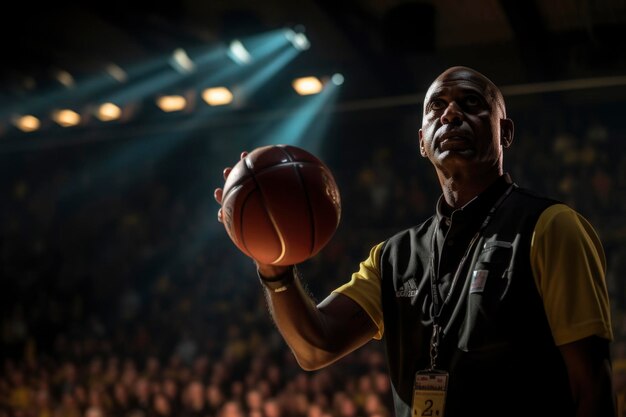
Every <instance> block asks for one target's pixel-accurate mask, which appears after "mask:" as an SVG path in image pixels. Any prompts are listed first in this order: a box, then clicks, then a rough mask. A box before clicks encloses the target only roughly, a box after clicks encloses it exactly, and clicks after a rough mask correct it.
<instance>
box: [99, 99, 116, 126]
mask: <svg viewBox="0 0 626 417" xmlns="http://www.w3.org/2000/svg"><path fill="white" fill-rule="evenodd" d="M96 117H97V118H98V119H100V120H101V121H103V122H110V121H112V120H117V119H119V118H120V117H122V109H121V108H120V107H119V106H117V105H115V104H113V103H103V104H101V105H100V106H99V107H98V110H97V111H96Z"/></svg>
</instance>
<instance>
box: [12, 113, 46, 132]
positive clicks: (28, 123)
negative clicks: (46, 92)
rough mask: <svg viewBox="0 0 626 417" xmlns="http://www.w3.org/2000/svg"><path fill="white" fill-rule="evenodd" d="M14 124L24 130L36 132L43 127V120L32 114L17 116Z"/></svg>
mask: <svg viewBox="0 0 626 417" xmlns="http://www.w3.org/2000/svg"><path fill="white" fill-rule="evenodd" d="M13 124H14V125H15V127H17V128H18V129H19V130H21V131H22V132H34V131H35V130H37V129H39V128H40V127H41V121H39V119H38V118H36V117H35V116H33V115H31V114H27V115H24V116H20V117H18V118H16V119H15V121H14V122H13Z"/></svg>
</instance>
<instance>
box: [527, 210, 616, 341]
mask: <svg viewBox="0 0 626 417" xmlns="http://www.w3.org/2000/svg"><path fill="white" fill-rule="evenodd" d="M530 263H531V268H532V271H533V275H534V278H535V283H536V284H537V288H538V289H539V292H540V294H541V297H542V298H543V304H544V308H545V310H546V315H547V317H548V322H549V323H550V328H551V329H552V336H553V337H554V341H555V343H556V345H557V346H560V345H564V344H566V343H570V342H573V341H576V340H580V339H582V338H585V337H588V336H592V335H597V336H600V337H603V338H606V339H609V340H612V339H613V331H612V327H611V317H610V306H609V297H608V290H607V285H606V280H605V273H606V259H605V255H604V249H603V248H602V244H601V242H600V239H599V238H598V235H597V234H596V232H595V230H594V229H593V227H592V226H591V224H590V223H589V222H588V221H587V220H586V219H585V218H584V217H583V216H582V215H580V214H579V213H577V212H576V211H574V210H573V209H571V208H570V207H568V206H566V205H564V204H555V205H553V206H550V207H549V208H548V209H546V210H545V211H544V212H543V213H542V214H541V216H540V217H539V220H538V221H537V224H536V225H535V230H534V233H533V237H532V241H531V247H530Z"/></svg>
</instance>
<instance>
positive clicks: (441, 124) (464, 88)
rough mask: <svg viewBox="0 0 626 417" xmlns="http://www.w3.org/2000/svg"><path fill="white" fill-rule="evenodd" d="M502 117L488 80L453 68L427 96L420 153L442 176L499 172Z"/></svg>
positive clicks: (461, 69)
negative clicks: (461, 171)
mask: <svg viewBox="0 0 626 417" xmlns="http://www.w3.org/2000/svg"><path fill="white" fill-rule="evenodd" d="M503 118H504V111H503V103H502V102H501V101H499V100H498V96H497V94H496V90H495V88H494V87H492V85H491V83H490V82H489V81H488V80H486V79H485V78H484V77H483V76H482V75H481V74H479V73H476V72H474V71H472V70H470V69H467V68H462V67H461V68H452V69H450V70H448V71H446V72H444V73H443V74H442V75H440V76H439V77H438V78H437V79H436V80H435V82H433V84H432V85H431V86H430V88H429V89H428V92H427V93H426V97H425V99H424V115H423V119H422V128H421V129H420V132H419V136H420V152H421V153H422V156H424V157H427V158H428V159H430V161H431V162H432V164H433V165H434V166H435V167H436V168H437V170H438V171H442V172H454V171H456V170H459V169H460V170H465V172H466V173H468V174H475V173H480V172H483V171H484V170H485V169H487V170H489V169H491V168H494V167H497V168H499V167H501V154H502V147H501V142H500V139H501V127H500V121H501V119H503ZM508 122H510V121H508ZM508 122H506V124H507V125H508ZM511 128H512V124H511ZM511 135H512V131H511ZM505 140H508V139H505ZM507 143H508V142H507Z"/></svg>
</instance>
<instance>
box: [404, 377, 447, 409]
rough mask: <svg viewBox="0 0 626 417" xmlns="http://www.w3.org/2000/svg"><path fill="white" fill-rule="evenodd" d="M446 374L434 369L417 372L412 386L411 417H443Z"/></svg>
mask: <svg viewBox="0 0 626 417" xmlns="http://www.w3.org/2000/svg"><path fill="white" fill-rule="evenodd" d="M447 390H448V373H447V372H446V371H439V370H436V369H430V370H424V371H418V372H417V373H416V374H415V384H414V386H413V407H412V409H411V417H443V411H444V406H445V404H446V391H447Z"/></svg>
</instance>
